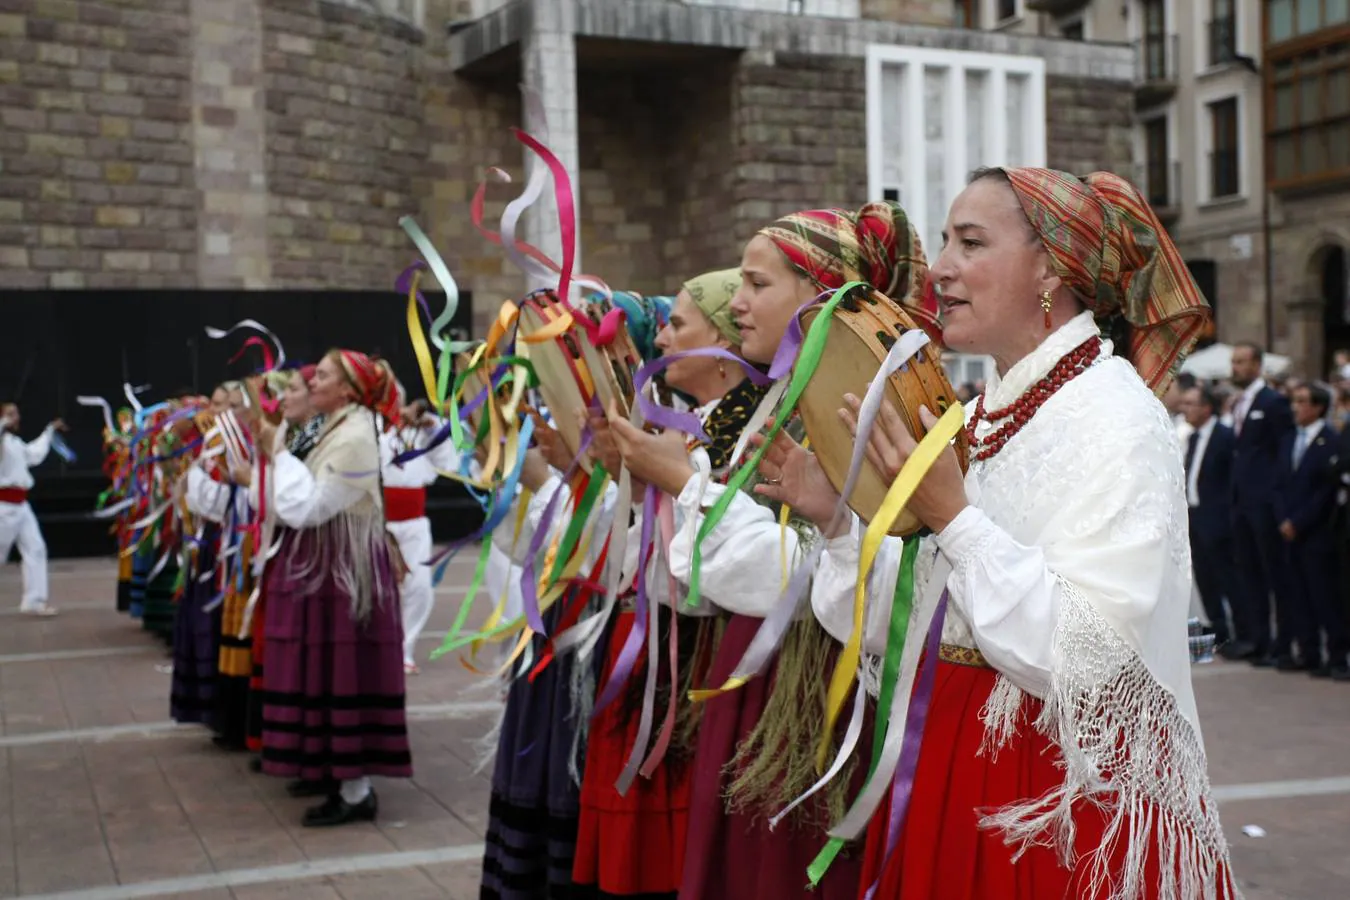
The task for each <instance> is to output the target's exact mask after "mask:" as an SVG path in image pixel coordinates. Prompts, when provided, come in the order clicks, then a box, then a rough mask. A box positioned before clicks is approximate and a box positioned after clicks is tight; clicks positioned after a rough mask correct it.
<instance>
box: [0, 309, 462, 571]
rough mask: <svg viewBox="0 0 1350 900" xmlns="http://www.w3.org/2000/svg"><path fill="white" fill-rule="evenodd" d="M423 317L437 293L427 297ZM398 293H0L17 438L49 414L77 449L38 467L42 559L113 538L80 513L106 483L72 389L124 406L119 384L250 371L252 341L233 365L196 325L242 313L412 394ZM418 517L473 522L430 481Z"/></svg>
mask: <svg viewBox="0 0 1350 900" xmlns="http://www.w3.org/2000/svg"><path fill="white" fill-rule="evenodd" d="M427 301H428V303H429V304H430V306H431V309H432V310H433V312H439V310H440V309H441V307H442V305H443V303H444V296H443V295H440V294H428V296H427ZM406 308H407V298H406V297H401V296H399V295H397V294H395V293H392V292H384V291H6V292H0V322H2V323H3V324H0V331H3V334H0V338H3V344H2V346H3V347H4V348H5V349H4V350H3V351H0V398H3V399H15V400H17V401H18V402H19V403H20V405H21V407H22V410H23V421H24V425H23V428H22V431H23V433H24V436H25V437H31V436H33V435H34V434H35V433H36V432H37V431H38V429H40V428H41V426H42V425H43V424H45V423H46V422H48V421H50V420H51V419H52V418H54V417H56V416H61V417H63V418H65V420H66V422H67V423H68V424H69V425H70V426H71V431H70V434H69V435H67V442H68V443H69V444H70V445H71V448H72V449H73V450H74V451H75V452H76V454H77V455H78V459H77V461H76V462H75V463H74V464H71V465H67V464H66V463H64V462H62V461H61V460H60V459H59V458H58V457H56V456H55V455H54V454H53V455H52V456H50V457H49V458H48V460H47V462H45V463H44V464H43V465H42V466H41V467H40V468H39V469H38V470H37V471H36V472H35V475H36V476H37V480H38V485H37V487H36V488H35V489H34V491H33V497H32V500H33V506H34V508H35V509H36V510H37V513H38V518H39V519H40V520H41V522H42V526H43V531H44V533H45V535H46V538H47V543H48V546H49V549H50V551H51V555H52V556H57V557H60V556H84V555H92V554H103V553H107V552H109V551H110V550H111V548H112V545H111V543H110V541H109V540H108V538H107V535H106V526H105V525H102V524H100V523H97V522H93V521H91V520H89V519H88V517H87V513H88V511H89V510H90V509H92V508H93V504H94V502H95V500H96V498H97V497H98V494H99V492H100V491H102V490H103V489H104V487H106V484H105V480H104V478H103V475H102V472H101V471H100V465H101V462H102V455H101V443H102V442H101V432H102V420H101V418H100V415H99V413H98V411H97V410H95V409H90V408H85V407H82V406H80V405H78V404H77V403H76V402H75V397H76V396H78V395H81V394H92V395H95V396H100V397H104V398H106V399H107V400H108V402H109V403H111V404H112V406H113V408H114V409H117V408H118V407H121V406H126V405H127V401H126V397H125V395H124V393H123V390H122V384H123V382H128V381H129V382H131V383H132V384H135V385H143V384H148V385H150V388H149V390H147V391H145V392H144V393H143V394H141V395H140V398H139V399H140V400H141V402H142V403H144V404H146V405H149V404H151V403H156V402H159V401H160V400H162V399H164V398H165V397H167V396H168V395H170V394H172V393H173V392H175V391H178V390H181V389H184V388H190V389H192V390H194V391H196V392H198V393H202V394H209V393H210V392H211V389H212V388H213V387H214V385H216V384H217V383H219V382H220V381H223V380H226V379H229V378H236V377H239V376H242V375H246V374H248V373H250V372H254V371H256V370H257V369H258V368H259V367H260V366H261V363H262V355H261V352H260V351H259V350H258V349H257V348H256V347H250V348H249V349H248V350H247V351H245V352H244V354H243V356H242V357H240V358H239V359H238V360H236V361H235V362H233V363H231V362H230V359H231V358H232V357H233V356H235V355H236V354H237V353H238V352H239V350H240V348H241V347H242V346H243V343H244V341H245V340H246V339H247V338H248V337H250V336H252V335H254V334H256V332H253V331H251V330H247V331H245V330H241V331H238V332H235V333H234V334H232V335H230V336H229V337H228V338H225V339H223V340H212V339H210V338H208V337H206V335H205V331H204V329H205V327H206V326H213V327H216V328H222V329H223V328H229V327H230V326H231V325H234V324H235V323H236V322H239V321H241V320H243V319H255V320H257V321H258V322H261V323H262V324H263V325H266V326H267V327H268V328H269V329H271V331H272V332H273V333H274V334H276V335H277V337H278V338H279V339H280V340H281V343H282V345H283V346H284V347H285V349H286V356H287V358H288V359H289V360H292V361H295V362H315V361H317V360H318V358H319V357H321V356H322V355H323V354H324V352H326V351H327V350H328V349H330V348H332V347H348V348H351V349H355V350H361V351H364V352H368V353H379V354H380V355H381V356H384V357H385V358H386V359H388V360H389V362H390V363H391V364H392V365H393V367H394V371H395V372H396V373H397V374H398V377H399V380H400V381H402V382H403V384H404V386H405V387H406V388H407V389H408V392H409V394H410V395H412V396H414V397H416V396H419V395H420V393H421V384H422V379H421V376H420V374H419V373H418V371H417V363H416V357H415V355H414V353H413V349H412V341H411V339H410V338H409V336H408V331H407V324H406ZM471 321H472V297H471V295H470V294H469V293H468V292H463V293H462V294H461V296H460V304H459V309H458V311H457V313H456V315H455V317H454V319H453V320H452V323H451V325H452V327H453V328H454V329H455V330H456V331H457V332H459V333H460V334H466V333H468V332H469V329H470V323H471ZM428 515H429V516H430V517H431V520H432V528H433V531H434V533H435V535H436V539H437V540H447V539H449V538H452V537H457V536H459V535H462V534H465V533H467V532H469V531H471V530H472V529H473V528H476V527H477V526H478V524H479V522H481V518H482V517H481V513H480V512H479V510H478V507H477V504H475V503H474V502H473V500H472V499H471V498H469V497H468V495H467V494H466V493H465V492H464V491H463V489H462V488H460V487H458V486H457V485H455V484H453V483H450V482H447V481H441V482H438V483H437V484H436V485H435V486H433V487H432V489H431V492H430V496H429V498H428Z"/></svg>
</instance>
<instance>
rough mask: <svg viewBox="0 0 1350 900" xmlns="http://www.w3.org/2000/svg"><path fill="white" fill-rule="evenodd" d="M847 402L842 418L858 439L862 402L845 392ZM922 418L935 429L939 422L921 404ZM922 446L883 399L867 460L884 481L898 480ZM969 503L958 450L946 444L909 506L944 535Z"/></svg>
mask: <svg viewBox="0 0 1350 900" xmlns="http://www.w3.org/2000/svg"><path fill="white" fill-rule="evenodd" d="M844 403H845V406H844V408H843V409H840V410H839V418H840V419H842V420H843V422H844V424H845V425H847V426H848V430H849V433H850V434H852V435H853V437H854V439H855V440H856V439H857V437H858V411H859V410H860V409H861V408H862V401H861V400H859V399H858V398H857V397H856V396H854V395H853V394H845V395H844ZM919 420H920V421H921V422H923V425H924V427H925V428H932V427H934V426H935V425H937V423H938V417H937V416H935V415H933V414H932V413H931V412H929V410H928V407H926V406H924V407H920V409H919ZM918 446H919V442H918V441H916V440H915V439H914V435H912V434H910V433H909V428H908V427H907V426H906V425H905V422H904V420H903V419H901V418H900V414H899V413H898V412H896V411H895V407H893V406H892V405H891V401H890V400H889V399H885V400H882V401H881V412H880V413H879V414H878V415H877V420H876V423H875V424H874V425H873V427H872V434H871V435H870V436H869V437H868V440H867V459H868V461H869V462H870V463H872V465H873V466H876V469H877V472H878V473H879V474H880V475H881V478H882V480H883V481H885V482H886V483H887V484H888V485H889V484H890V483H892V482H893V481H895V479H896V478H897V477H898V476H899V475H900V470H901V469H902V468H904V465H905V463H906V462H907V461H908V460H909V458H910V456H911V455H913V453H914V449H915V448H916V447H918ZM968 505H969V504H967V503H966V480H965V476H963V475H962V474H961V466H960V464H959V463H958V462H957V461H956V451H954V450H953V449H952V448H951V447H946V448H944V449H943V451H942V453H940V454H939V455H938V458H937V461H936V462H934V463H933V466H932V468H930V469H929V470H928V471H927V473H925V474H924V477H923V481H921V482H919V486H918V488H916V489H915V491H914V496H913V497H911V498H910V500H909V504H908V506H907V507H906V508H907V509H908V510H909V511H910V512H912V513H913V514H914V515H915V516H917V517H918V519H919V521H920V522H922V523H923V524H924V525H926V526H928V528H929V529H931V530H932V531H933V532H934V533H938V534H940V533H941V532H942V531H943V529H945V528H946V527H947V526H948V525H950V524H951V521H952V519H955V518H956V517H957V516H958V515H960V513H961V511H962V510H963V509H965V508H966V506H968Z"/></svg>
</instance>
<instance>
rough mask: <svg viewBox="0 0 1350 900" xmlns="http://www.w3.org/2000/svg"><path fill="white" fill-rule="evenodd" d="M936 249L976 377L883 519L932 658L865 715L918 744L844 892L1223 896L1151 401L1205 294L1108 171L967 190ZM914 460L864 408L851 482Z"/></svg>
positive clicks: (977, 898)
mask: <svg viewBox="0 0 1350 900" xmlns="http://www.w3.org/2000/svg"><path fill="white" fill-rule="evenodd" d="M946 238H947V243H946V246H945V247H944V249H943V251H942V255H941V257H939V259H938V261H937V263H936V264H935V265H934V266H933V269H932V276H933V280H934V281H935V283H936V286H937V288H938V294H939V297H940V298H941V311H942V315H943V320H944V327H943V338H944V341H945V343H946V344H947V346H948V347H951V348H952V349H955V350H961V351H964V352H967V353H976V354H987V355H989V356H991V357H993V359H994V362H995V364H996V367H997V377H995V378H993V379H991V380H990V383H989V386H988V388H987V389H986V391H985V392H984V394H983V395H982V396H980V397H979V398H977V399H976V401H975V402H974V403H973V404H971V408H970V409H969V410H968V416H967V434H968V436H969V441H970V448H969V451H970V466H969V471H968V472H967V473H966V474H965V475H964V477H963V476H962V473H961V470H960V467H959V466H958V464H957V460H956V458H955V456H954V454H953V452H952V451H951V450H947V451H944V453H943V455H942V456H941V457H939V459H938V461H937V462H936V464H935V465H934V466H933V467H932V468H930V469H929V470H928V472H927V474H926V475H925V477H924V479H923V482H922V484H921V485H920V486H919V488H918V490H917V491H916V492H915V494H914V496H913V498H912V500H911V501H910V503H909V505H908V509H909V511H910V512H912V513H913V514H915V515H916V516H917V517H918V518H919V519H920V520H921V521H923V523H924V524H925V525H926V526H928V528H929V529H930V530H931V531H932V533H933V536H932V537H931V538H925V539H924V541H923V543H922V544H921V545H920V549H919V551H918V558H917V563H916V565H915V585H914V616H913V620H914V621H918V622H929V621H931V622H932V623H933V624H931V625H927V624H925V625H920V626H918V627H911V629H910V634H909V636H908V638H907V647H906V650H908V651H909V654H908V658H910V659H917V658H918V654H917V652H915V651H916V650H917V647H918V646H922V644H923V642H924V640H925V637H926V635H925V634H924V633H921V632H927V633H928V634H927V640H928V641H929V642H930V643H929V644H928V646H929V647H930V648H931V647H932V646H933V644H934V643H939V642H940V643H939V645H940V652H939V653H937V654H933V656H935V657H936V658H929V659H927V661H926V664H925V665H926V666H931V668H929V669H927V676H926V678H920V679H919V680H918V683H919V684H920V685H926V686H925V687H921V689H920V692H919V693H917V694H916V696H917V697H920V698H922V699H921V702H916V703H915V704H914V706H913V707H912V708H910V709H908V710H907V709H906V706H907V701H908V699H909V694H908V693H907V692H905V691H904V690H899V691H897V703H896V704H895V705H893V707H892V710H890V711H888V712H889V713H890V721H889V725H890V728H891V729H892V731H897V730H902V729H903V730H902V731H900V733H902V734H903V733H905V732H907V731H910V730H911V729H913V734H912V735H910V736H909V737H913V736H916V735H917V736H921V740H922V742H921V743H920V744H918V745H917V747H916V749H917V753H915V754H913V755H906V754H903V753H902V754H901V755H900V756H899V757H898V758H899V759H901V760H904V761H902V762H901V763H900V765H899V766H898V768H897V771H898V773H899V775H900V776H901V777H898V778H897V779H896V780H895V782H894V784H895V788H894V789H893V790H892V791H891V792H890V797H891V802H890V803H889V804H888V803H886V802H885V801H884V799H883V800H882V805H881V809H880V812H879V813H878V814H877V815H875V816H873V818H872V819H871V826H870V830H869V833H868V847H867V853H866V862H867V874H866V875H865V877H864V879H863V883H862V890H863V893H862V894H860V896H864V897H869V898H870V897H876V898H881V900H935V898H942V900H986V898H995V897H997V898H999V900H1046V898H1070V897H1072V898H1074V900H1202V898H1204V900H1213V898H1219V900H1228V898H1233V897H1236V896H1237V890H1236V887H1235V885H1234V884H1233V881H1232V878H1231V869H1230V866H1229V862H1228V848H1227V844H1226V842H1225V839H1224V835H1223V831H1222V829H1221V828H1220V825H1219V819H1218V814H1217V812H1216V809H1215V805H1214V800H1213V797H1212V796H1211V794H1210V787H1209V779H1208V775H1207V771H1206V761H1205V751H1204V745H1203V742H1202V740H1201V734H1200V723H1199V716H1198V714H1197V712H1196V705H1195V699H1194V696H1193V694H1192V690H1191V674H1190V657H1189V652H1188V646H1187V630H1186V619H1187V616H1188V610H1189V605H1190V593H1191V570H1190V563H1189V553H1188V543H1187V537H1186V533H1187V511H1186V510H1187V506H1186V491H1185V479H1184V477H1183V474H1182V467H1181V464H1180V460H1181V452H1180V448H1179V447H1178V445H1177V437H1176V429H1175V428H1174V427H1173V426H1172V423H1171V422H1170V420H1169V419H1168V417H1167V414H1166V411H1165V409H1164V408H1163V406H1162V404H1161V403H1159V402H1158V400H1157V395H1160V394H1162V393H1163V392H1164V391H1165V390H1166V388H1167V385H1168V384H1169V383H1170V381H1171V379H1172V373H1173V372H1174V371H1175V370H1176V367H1177V366H1178V365H1179V364H1180V362H1181V360H1182V358H1183V357H1184V356H1185V354H1186V353H1187V351H1188V350H1189V349H1190V347H1191V345H1192V344H1193V343H1194V341H1195V338H1196V336H1197V335H1198V334H1199V333H1200V332H1201V330H1202V329H1203V327H1204V326H1205V323H1206V322H1207V321H1208V318H1209V310H1208V308H1207V306H1206V304H1205V301H1204V298H1203V297H1202V296H1201V294H1200V291H1199V289H1198V288H1197V287H1196V284H1195V282H1194V281H1193V280H1192V278H1191V276H1190V274H1189V272H1188V271H1187V269H1186V266H1185V264H1184V263H1183V262H1182V260H1181V257H1180V254H1178V252H1177V250H1176V247H1175V246H1174V245H1173V243H1172V241H1171V239H1170V238H1169V237H1168V235H1167V233H1166V231H1165V230H1164V229H1163V228H1162V226H1161V225H1160V224H1159V222H1158V219H1157V217H1156V216H1155V215H1154V214H1153V211H1152V210H1151V209H1149V207H1148V204H1147V203H1146V202H1145V201H1144V200H1143V198H1142V197H1140V195H1139V193H1138V191H1137V190H1136V189H1135V188H1133V187H1132V186H1131V185H1129V184H1128V183H1127V182H1125V181H1123V180H1122V179H1120V178H1118V177H1117V176H1115V175H1110V174H1106V173H1096V174H1094V175H1090V176H1088V177H1087V178H1083V179H1079V178H1076V177H1074V176H1072V175H1069V174H1067V173H1064V172H1056V171H1052V170H1047V169H1006V170H1005V169H992V170H985V171H981V172H978V173H976V175H975V177H974V179H973V180H972V182H971V184H970V185H969V186H968V187H967V188H966V189H965V190H964V191H963V192H962V193H961V195H960V196H958V197H957V198H956V200H955V202H954V203H953V204H952V207H951V210H950V212H949V213H948V217H947V225H946ZM1108 336H1109V337H1108ZM846 402H847V407H846V409H845V410H842V411H841V412H842V413H843V414H844V416H845V418H846V420H847V421H849V423H850V424H851V425H852V424H854V416H855V415H856V410H857V407H858V404H857V398H853V397H850V398H847V400H846ZM926 421H928V422H929V423H930V424H931V423H932V422H933V421H934V420H933V419H932V418H931V417H928V418H927V419H926ZM854 427H855V430H856V425H855V426H854ZM915 446H916V444H915V441H914V439H913V438H912V437H911V436H910V435H909V433H908V431H907V430H906V428H905V426H904V424H903V422H902V420H901V419H900V418H899V416H898V414H896V413H895V412H894V411H893V410H891V409H890V408H889V407H887V406H883V408H882V414H881V416H880V417H879V419H878V424H877V426H876V427H875V428H874V429H873V431H872V434H871V437H870V439H869V445H868V456H869V458H870V459H871V460H872V462H873V464H874V465H876V466H877V468H878V469H879V470H880V471H881V472H883V474H885V475H887V476H889V477H891V478H894V477H895V476H896V475H897V473H898V472H899V471H900V468H901V466H903V464H904V462H905V460H906V459H908V458H909V456H910V454H911V453H912V452H913V450H914V448H915ZM830 553H831V554H832V555H835V556H836V557H838V558H836V559H835V560H834V563H833V564H834V565H838V566H839V568H840V570H841V573H842V574H841V575H840V576H839V577H837V578H834V579H831V578H830V577H829V576H828V575H827V576H825V577H823V578H821V579H820V581H830V580H833V581H834V582H835V591H836V593H838V594H841V595H848V594H851V593H852V592H853V580H854V577H856V576H855V573H856V562H857V558H858V554H857V548H856V546H854V547H853V548H851V549H850V548H847V547H842V546H840V545H839V544H835V545H832V546H831V548H830ZM898 557H899V551H898V546H897V542H894V541H892V542H889V544H888V545H887V546H886V547H884V548H883V554H882V556H881V557H879V558H878V560H877V564H876V569H875V571H876V572H877V574H878V576H879V577H878V578H876V579H874V580H873V583H872V584H871V588H872V590H873V591H874V592H875V597H876V599H877V600H879V601H880V600H882V598H889V597H890V596H891V595H892V591H893V589H894V585H895V572H896V570H897V569H898V568H899V563H898ZM827 565H829V564H827ZM850 569H851V570H852V571H849V570H850ZM818 587H819V588H821V590H822V591H825V590H827V589H828V586H823V585H820V584H819V583H818ZM944 613H945V615H944ZM939 632H940V634H939ZM929 691H931V694H929V693H928V692H929ZM925 695H926V696H925ZM924 709H926V722H924V723H923V724H922V725H920V724H919V720H918V718H917V716H918V715H919V711H922V710H924ZM907 723H908V724H907ZM908 739H909V738H908V737H907V740H908ZM911 746H914V745H911ZM869 802H870V800H869ZM865 806H866V804H864V808H863V809H861V810H860V815H865V814H866V809H865ZM906 809H907V812H906ZM851 828H852V825H849V826H848V827H847V828H846V829H845V830H851ZM874 883H876V884H877V890H876V892H875V893H874V894H873V893H870V892H869V891H868V889H869V888H870V887H871V886H872V885H873V884H874Z"/></svg>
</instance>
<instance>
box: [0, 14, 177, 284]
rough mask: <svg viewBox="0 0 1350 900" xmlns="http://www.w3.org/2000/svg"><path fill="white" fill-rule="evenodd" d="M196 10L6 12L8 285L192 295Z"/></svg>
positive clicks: (2, 82) (2, 199)
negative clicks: (192, 36) (181, 288)
mask: <svg viewBox="0 0 1350 900" xmlns="http://www.w3.org/2000/svg"><path fill="white" fill-rule="evenodd" d="M189 32H190V21H189V16H188V0H125V2H122V3H119V4H116V5H113V4H107V3H92V2H83V0H40V2H39V0H0V158H2V159H3V166H2V167H0V273H2V274H0V284H3V285H4V286H8V287H34V288H36V287H58V288H60V287H67V288H74V287H94V288H97V287H123V286H130V285H138V286H142V287H163V286H166V285H171V284H182V283H185V282H186V283H192V281H193V280H194V274H193V273H194V271H195V267H196V252H197V238H196V220H195V208H194V207H195V197H194V190H193V188H194V185H193V154H192V149H191V129H192V124H191V123H192V117H191V93H192V56H191V52H192V45H191V43H190V41H189Z"/></svg>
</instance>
